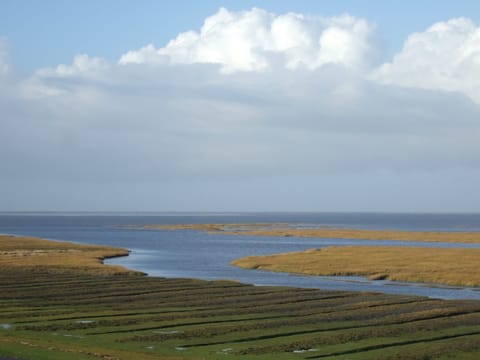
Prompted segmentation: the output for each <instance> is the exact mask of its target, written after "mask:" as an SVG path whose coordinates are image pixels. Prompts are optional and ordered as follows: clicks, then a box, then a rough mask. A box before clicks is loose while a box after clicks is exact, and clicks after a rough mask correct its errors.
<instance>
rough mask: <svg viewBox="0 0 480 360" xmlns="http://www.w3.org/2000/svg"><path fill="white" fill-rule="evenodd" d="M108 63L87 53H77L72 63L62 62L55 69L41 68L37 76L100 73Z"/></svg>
mask: <svg viewBox="0 0 480 360" xmlns="http://www.w3.org/2000/svg"><path fill="white" fill-rule="evenodd" d="M107 67H108V63H107V62H106V61H105V60H104V59H101V58H97V57H90V56H88V55H87V54H79V55H75V57H74V58H73V62H72V64H71V65H64V64H60V65H58V66H57V67H56V68H55V69H48V68H47V69H40V70H38V71H37V72H36V75H37V76H44V77H47V76H58V77H70V76H78V75H86V74H88V73H94V75H95V73H98V72H99V71H101V70H105V69H106V68H107Z"/></svg>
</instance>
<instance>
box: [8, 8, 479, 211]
mask: <svg viewBox="0 0 480 360" xmlns="http://www.w3.org/2000/svg"><path fill="white" fill-rule="evenodd" d="M479 139H480V3H479V2H477V1H473V0H472V1H455V2H452V1H449V2H438V1H430V0H423V1H388V2H387V1H375V0H370V1H363V0H357V1H355V0H350V1H317V2H312V1H286V0H285V1H260V2H258V1H257V2H254V1H249V0H247V1H238V0H237V1H233V0H230V1H213V0H212V1H175V2H165V1H146V0H144V1H137V2H132V1H107V0H106V1H101V2H98V1H92V0H85V1H69V0H65V1H54V0H52V1H46V2H39V1H33V0H32V1H27V0H23V1H11V0H4V1H2V3H1V4H0V211H371V212H372V211H375V212H480V192H479V191H478V184H479V183H480V141H478V140H479Z"/></svg>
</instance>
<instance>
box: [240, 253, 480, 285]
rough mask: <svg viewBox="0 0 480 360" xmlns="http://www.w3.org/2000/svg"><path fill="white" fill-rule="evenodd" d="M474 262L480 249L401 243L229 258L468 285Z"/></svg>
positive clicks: (473, 281) (473, 278)
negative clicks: (418, 245) (397, 244)
mask: <svg viewBox="0 0 480 360" xmlns="http://www.w3.org/2000/svg"><path fill="white" fill-rule="evenodd" d="M478 264H480V249H459V248H421V247H403V246H402V247H398V246H330V247H326V248H322V249H311V250H306V251H300V252H290V253H284V254H277V255H268V256H249V257H245V258H242V259H238V260H234V261H233V262H232V265H235V266H238V267H242V268H246V269H259V270H270V271H275V272H288V273H297V274H306V275H321V276H366V277H368V278H370V279H373V280H384V279H387V280H395V281H407V282H421V283H432V284H445V285H458V286H470V287H477V286H480V271H478Z"/></svg>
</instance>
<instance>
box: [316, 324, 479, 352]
mask: <svg viewBox="0 0 480 360" xmlns="http://www.w3.org/2000/svg"><path fill="white" fill-rule="evenodd" d="M472 335H475V336H477V335H480V331H471V332H467V333H462V334H455V335H441V336H435V337H429V338H421V339H416V340H405V341H396V342H392V343H386V344H385V343H384V344H379V345H371V346H365V347H360V348H355V349H352V350H347V351H343V352H337V353H330V354H325V355H314V356H309V357H307V359H321V358H325V357H331V356H344V355H349V354H354V353H359V352H367V351H372V350H378V349H385V348H389V347H401V346H406V345H412V344H417V343H425V342H434V341H440V340H449V339H454V338H459V337H465V336H472Z"/></svg>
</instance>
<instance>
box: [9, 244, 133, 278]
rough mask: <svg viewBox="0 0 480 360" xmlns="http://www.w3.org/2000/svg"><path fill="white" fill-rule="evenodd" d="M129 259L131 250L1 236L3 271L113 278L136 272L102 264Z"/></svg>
mask: <svg viewBox="0 0 480 360" xmlns="http://www.w3.org/2000/svg"><path fill="white" fill-rule="evenodd" d="M126 255H128V250H125V249H119V248H113V247H108V246H96V245H79V244H73V243H67V242H59V241H58V242H57V241H49V240H42V239H38V238H33V237H15V236H10V235H0V267H2V268H4V269H8V268H22V269H30V270H32V271H39V270H42V269H46V268H48V269H49V271H52V272H55V271H58V272H65V271H74V272H85V273H95V274H104V275H112V274H119V273H131V274H136V272H134V271H131V270H128V269H126V268H124V267H121V266H110V265H108V266H106V265H104V264H103V260H104V259H106V258H112V257H117V256H126Z"/></svg>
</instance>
